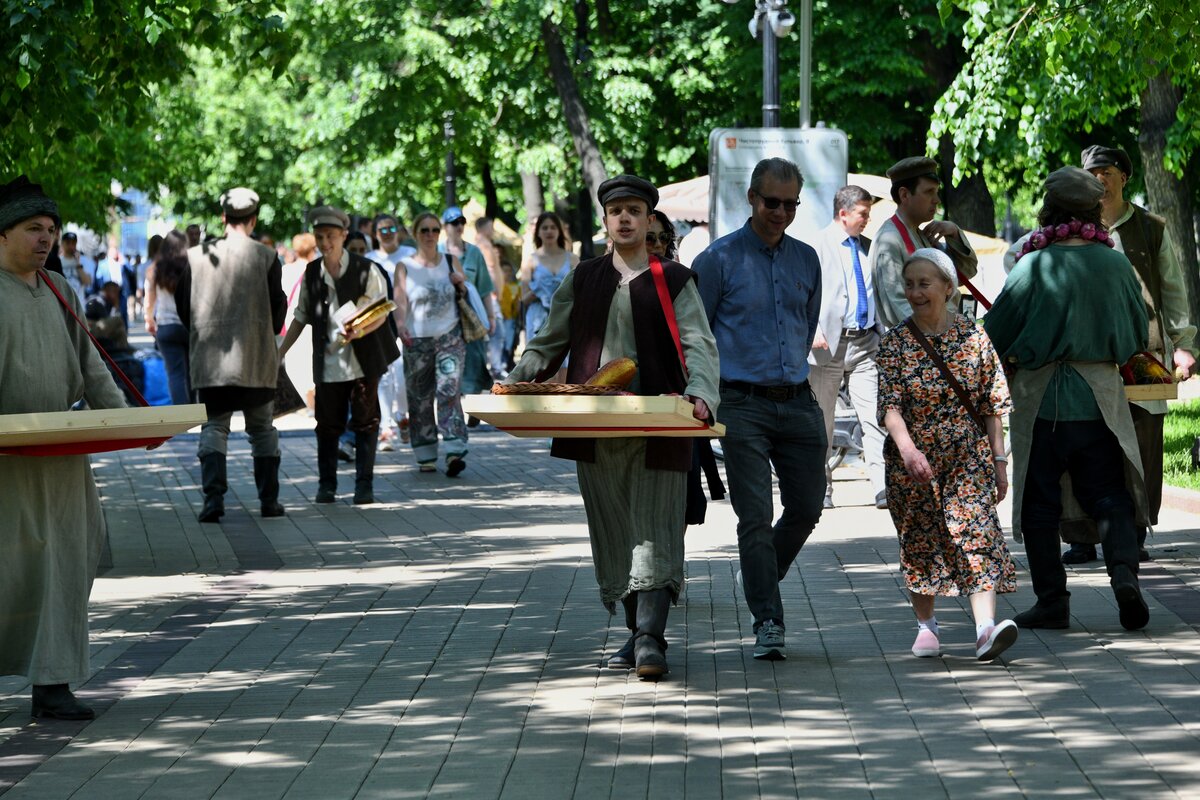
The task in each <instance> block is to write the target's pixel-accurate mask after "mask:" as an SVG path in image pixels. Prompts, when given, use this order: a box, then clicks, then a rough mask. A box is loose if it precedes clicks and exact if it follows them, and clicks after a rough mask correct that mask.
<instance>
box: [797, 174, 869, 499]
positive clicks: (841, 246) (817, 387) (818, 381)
mask: <svg viewBox="0 0 1200 800" xmlns="http://www.w3.org/2000/svg"><path fill="white" fill-rule="evenodd" d="M874 199H875V198H873V197H872V196H871V194H870V192H868V191H867V190H866V189H863V188H862V187H860V186H843V187H842V188H841V189H839V190H838V192H837V194H836V195H835V196H834V199H833V215H834V217H833V222H831V223H830V224H829V226H828V227H826V228H825V229H824V230H822V231H821V232H820V234H818V237H817V241H816V242H814V244H815V246H816V251H817V256H818V257H819V258H820V260H821V315H820V318H819V324H818V327H817V332H816V335H815V336H814V337H813V345H812V350H811V351H810V352H809V355H808V363H809V364H810V365H811V371H810V372H809V381H810V382H811V383H812V388H813V392H815V393H816V395H817V403H818V404H819V405H820V406H821V413H822V414H823V415H824V416H825V435H826V438H827V439H828V441H829V447H830V449H829V451H828V452H827V453H826V459H825V464H826V467H825V508H833V470H831V469H829V455H830V454H831V453H832V452H833V422H834V411H835V410H836V408H837V398H838V391H839V390H840V389H841V386H842V382H843V381H846V382H847V383H848V386H849V390H850V402H851V403H852V404H853V405H854V411H855V413H857V414H858V420H859V422H860V423H861V424H862V431H863V455H864V456H865V458H866V461H867V475H868V477H869V478H870V479H871V488H872V489H873V490H874V491H875V507H876V508H887V494H886V492H885V491H884V483H883V439H884V434H883V431H882V430H881V429H880V427H879V421H878V417H877V411H876V400H877V397H878V394H879V376H878V373H877V372H876V369H875V353H876V351H877V350H878V349H879V336H880V334H881V333H882V332H883V328H882V326H881V325H880V324H879V320H878V319H877V318H876V316H875V295H874V286H873V284H872V276H871V270H870V269H869V268H868V266H867V253H868V251H869V250H870V247H871V240H870V239H868V238H867V237H865V236H863V235H862V232H863V230H864V229H866V227H867V223H868V222H869V221H870V219H871V204H872V203H873V202H874Z"/></svg>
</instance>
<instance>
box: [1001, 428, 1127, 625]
mask: <svg viewBox="0 0 1200 800" xmlns="http://www.w3.org/2000/svg"><path fill="white" fill-rule="evenodd" d="M1064 472H1067V473H1069V474H1070V475H1071V488H1072V490H1073V491H1074V492H1075V499H1076V500H1078V501H1079V505H1080V506H1082V507H1083V510H1084V511H1086V512H1087V514H1088V516H1090V517H1091V518H1092V519H1094V520H1095V521H1096V527H1097V529H1098V530H1099V532H1100V544H1101V545H1102V546H1103V547H1104V564H1105V566H1106V567H1107V568H1108V572H1109V574H1112V570H1113V567H1114V566H1116V565H1117V564H1124V565H1126V566H1128V567H1129V568H1130V569H1131V570H1133V572H1134V574H1137V569H1138V547H1137V539H1136V535H1135V533H1134V527H1133V500H1132V498H1130V496H1129V492H1128V490H1126V488H1125V456H1124V452H1123V451H1122V450H1121V445H1120V443H1119V442H1118V441H1117V437H1116V436H1115V435H1114V434H1113V432H1112V431H1110V430H1109V429H1108V427H1107V426H1106V425H1105V424H1104V422H1103V421H1101V420H1094V421H1090V420H1089V421H1086V422H1061V421H1060V422H1052V421H1050V420H1044V419H1039V420H1038V421H1037V422H1035V423H1034V426H1033V444H1032V446H1031V447H1030V450H1029V468H1028V471H1027V472H1026V475H1025V487H1024V495H1023V498H1022V501H1021V531H1022V533H1023V534H1024V537H1025V555H1026V556H1027V557H1028V558H1029V577H1030V579H1031V580H1032V582H1033V591H1034V593H1035V594H1037V598H1038V603H1039V604H1040V605H1052V604H1054V603H1056V602H1058V601H1060V600H1063V599H1065V598H1067V597H1069V596H1070V593H1069V592H1068V591H1067V571H1066V569H1065V568H1064V567H1063V564H1062V557H1061V556H1060V554H1059V549H1058V546H1059V542H1058V523H1059V519H1060V518H1061V516H1062V486H1061V484H1060V483H1059V481H1060V480H1061V479H1062V475H1063V473H1064Z"/></svg>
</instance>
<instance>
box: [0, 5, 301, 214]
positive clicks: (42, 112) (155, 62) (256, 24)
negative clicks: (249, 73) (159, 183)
mask: <svg viewBox="0 0 1200 800" xmlns="http://www.w3.org/2000/svg"><path fill="white" fill-rule="evenodd" d="M0 12H2V13H0V60H2V61H3V73H2V74H3V75H4V80H3V82H0V107H2V108H3V109H4V116H5V120H4V122H3V123H2V124H0V165H3V166H0V179H3V180H8V179H10V178H11V177H13V175H14V174H16V173H18V172H22V171H24V172H28V173H30V174H31V175H33V176H34V177H35V178H36V179H38V180H39V181H41V182H42V183H44V184H45V185H46V186H47V188H48V189H49V190H50V191H51V192H52V193H53V194H54V196H55V197H57V198H58V199H59V201H60V205H61V207H62V209H63V211H64V213H65V214H66V215H67V216H68V217H70V218H72V219H76V220H80V221H86V222H89V223H92V224H93V225H101V224H103V222H104V209H106V208H107V207H108V206H111V205H112V195H111V192H110V183H111V181H112V180H114V179H117V180H122V181H123V182H125V183H129V184H135V185H136V184H140V185H152V184H153V180H154V176H155V162H156V160H157V155H158V154H157V153H156V150H155V148H154V147H153V142H152V140H151V139H149V138H147V137H146V130H147V127H148V124H149V122H150V120H151V119H152V117H153V114H154V104H153V102H152V101H151V98H150V95H149V92H150V91H151V90H152V87H154V86H156V85H169V84H173V83H175V82H177V81H179V80H180V79H181V78H183V77H184V76H186V75H188V74H190V68H191V67H190V57H189V56H190V53H191V52H192V50H193V49H194V48H202V49H205V50H209V51H212V52H213V53H217V54H220V55H221V57H224V58H228V59H231V60H232V61H234V62H245V61H247V60H250V59H252V60H253V61H254V62H255V64H257V65H261V66H262V67H263V68H265V69H267V70H268V71H269V70H271V69H272V68H277V67H278V66H279V64H280V59H281V56H283V55H285V53H284V51H283V50H282V49H281V48H280V43H281V42H282V22H283V20H282V18H281V17H280V16H278V14H276V13H275V10H274V8H273V3H272V2H270V0H237V2H233V1H232V0H217V2H213V0H140V1H139V2H132V1H131V0H104V1H103V2H94V0H81V1H80V0H75V1H68V2H56V0H0ZM139 140H140V144H142V145H143V146H142V147H137V148H134V147H131V144H133V143H136V142H139Z"/></svg>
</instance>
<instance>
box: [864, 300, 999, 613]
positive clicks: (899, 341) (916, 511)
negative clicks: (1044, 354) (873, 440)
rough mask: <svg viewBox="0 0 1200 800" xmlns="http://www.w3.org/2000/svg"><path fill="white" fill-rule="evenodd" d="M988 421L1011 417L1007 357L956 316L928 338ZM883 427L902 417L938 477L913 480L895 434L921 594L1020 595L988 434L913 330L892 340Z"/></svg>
mask: <svg viewBox="0 0 1200 800" xmlns="http://www.w3.org/2000/svg"><path fill="white" fill-rule="evenodd" d="M926 338H928V339H929V342H930V344H932V345H933V347H934V348H935V349H936V350H937V351H938V352H939V353H940V354H941V356H942V358H943V359H944V360H945V362H946V366H947V367H949V369H950V371H951V373H952V374H953V375H954V377H955V378H957V379H958V382H959V383H961V384H962V386H963V388H964V389H965V390H966V392H967V394H968V395H969V396H970V398H971V400H972V401H973V402H974V404H975V408H976V410H978V412H979V414H980V416H984V417H987V416H998V415H1003V414H1006V413H1008V412H1009V411H1010V410H1011V408H1012V400H1011V398H1010V397H1009V393H1008V384H1007V382H1006V381H1005V379H1004V371H1003V370H1002V369H1001V366H1000V357H999V356H998V355H997V353H996V349H995V348H994V347H993V346H992V342H991V340H990V339H988V337H987V334H985V333H984V332H983V329H982V328H980V327H978V326H977V325H975V323H973V322H971V321H970V320H968V319H966V318H965V317H963V316H960V315H955V316H954V318H953V322H952V324H951V326H950V329H949V330H947V331H946V333H944V334H942V335H940V336H927V337H926ZM876 364H877V366H878V368H879V422H880V424H881V425H882V424H883V417H884V414H885V413H887V411H888V410H890V409H896V410H897V411H899V412H900V414H901V416H902V417H903V418H904V423H905V425H907V426H908V432H909V435H910V436H912V440H913V443H914V444H916V446H917V449H918V450H920V451H921V452H922V453H924V455H925V458H926V459H927V460H928V461H929V466H930V468H931V469H932V470H933V480H932V481H931V482H930V483H928V484H920V483H917V482H916V481H914V480H913V479H912V478H911V477H910V476H909V474H908V470H906V469H905V468H904V459H902V458H901V457H900V451H899V450H898V449H897V448H896V444H895V443H894V442H893V441H892V439H891V437H890V436H889V437H888V439H887V441H886V443H885V444H884V448H883V454H884V472H885V477H886V480H887V500H888V510H889V511H890V512H891V515H892V521H893V522H894V523H895V525H896V531H897V532H898V533H899V536H900V569H901V572H902V573H903V575H904V583H905V585H906V586H907V587H908V589H909V590H910V591H912V592H913V593H914V594H922V595H969V594H976V593H979V592H986V591H988V590H989V589H995V590H996V591H997V592H1012V591H1015V590H1016V588H1017V581H1016V570H1015V569H1014V567H1013V563H1012V558H1011V557H1010V556H1009V553H1008V546H1007V545H1006V544H1005V542H1004V531H1003V530H1002V529H1001V527H1000V515H999V513H997V511H996V471H995V465H994V463H993V462H992V449H991V445H990V444H989V443H988V439H987V436H986V435H984V434H982V433H980V432H979V426H978V425H976V424H975V422H974V421H973V420H972V419H971V417H970V416H969V415H968V414H967V411H966V409H965V408H963V405H962V403H961V402H960V401H959V399H958V396H957V395H955V394H954V391H953V390H952V389H951V388H950V385H949V384H948V383H947V382H946V379H945V378H944V377H943V376H942V372H941V370H939V369H938V367H937V365H936V364H934V363H933V359H931V358H930V357H929V354H928V353H926V352H925V350H924V348H922V347H921V345H920V344H919V343H918V342H917V340H916V338H915V337H914V336H913V335H912V332H911V331H910V330H909V329H908V327H907V326H906V325H903V324H901V325H897V326H896V327H895V328H893V329H891V330H890V331H888V332H887V333H886V334H884V336H883V339H882V341H881V342H880V344H879V353H878V356H877V358H876Z"/></svg>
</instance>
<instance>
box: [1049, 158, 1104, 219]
mask: <svg viewBox="0 0 1200 800" xmlns="http://www.w3.org/2000/svg"><path fill="white" fill-rule="evenodd" d="M1045 192H1046V202H1047V203H1053V204H1054V205H1056V206H1059V207H1060V208H1064V209H1066V210H1067V211H1091V210H1092V209H1093V208H1095V207H1096V206H1097V205H1099V204H1100V198H1101V196H1103V194H1104V184H1103V183H1101V182H1100V179H1099V178H1097V177H1096V176H1095V175H1093V174H1092V173H1090V172H1088V171H1087V170H1083V169H1080V168H1079V167H1063V168H1062V169H1056V170H1055V171H1054V172H1051V173H1050V177H1048V178H1046V185H1045Z"/></svg>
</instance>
